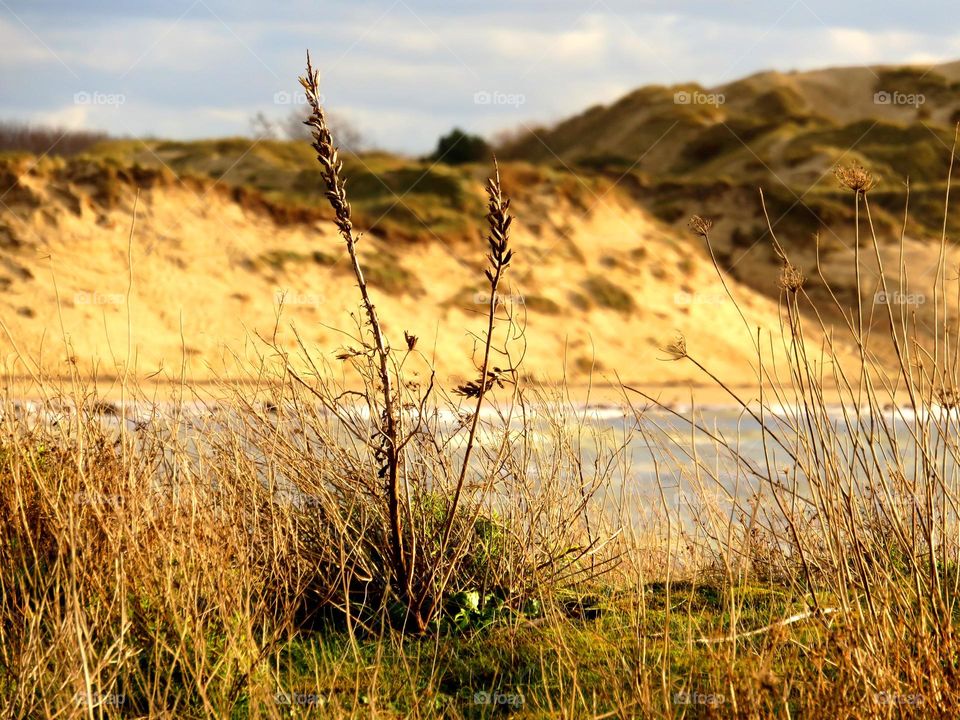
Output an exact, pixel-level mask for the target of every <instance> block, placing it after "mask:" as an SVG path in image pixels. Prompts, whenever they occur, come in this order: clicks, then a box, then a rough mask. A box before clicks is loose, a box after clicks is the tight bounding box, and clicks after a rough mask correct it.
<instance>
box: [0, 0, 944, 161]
mask: <svg viewBox="0 0 960 720" xmlns="http://www.w3.org/2000/svg"><path fill="white" fill-rule="evenodd" d="M955 15H956V9H955V7H953V5H952V3H950V2H946V1H945V0H944V1H933V2H923V3H904V2H896V3H894V2H886V1H882V2H881V1H877V2H861V1H860V0H765V1H763V2H756V1H754V0H724V1H720V0H712V1H710V0H699V1H695V0H674V1H672V2H666V1H663V0H658V1H657V2H648V1H644V0H580V1H578V2H569V1H568V0H511V1H507V0H484V1H483V2H480V1H479V0H442V1H441V0H380V1H378V2H371V1H366V0H353V1H351V2H340V1H330V0H328V1H326V2H306V1H302V0H286V1H283V0H279V1H277V2H262V1H254V0H231V1H230V2H227V1H226V0H162V1H161V0H140V1H139V2H131V1H126V2H121V1H120V0H0V108H2V110H0V118H2V119H26V120H32V121H37V122H47V123H56V124H60V125H65V126H71V127H74V126H76V127H90V128H99V129H104V130H108V131H110V132H112V133H115V134H118V135H155V136H164V137H172V138H190V137H208V136H220V135H236V134H245V133H247V132H249V128H250V124H249V120H250V118H251V116H253V115H254V114H255V113H257V112H263V113H264V114H266V115H267V116H269V117H274V118H281V117H284V116H286V115H288V114H289V113H290V112H291V111H292V110H293V109H294V108H295V103H296V97H295V96H294V95H293V93H295V92H296V90H297V88H298V86H297V83H296V76H297V74H298V73H300V72H301V71H302V67H303V59H304V51H305V49H307V48H310V49H311V51H312V53H313V56H314V61H315V64H316V65H317V67H318V68H320V69H321V72H322V75H323V89H324V93H325V96H326V100H327V104H328V106H329V107H330V108H332V109H333V110H334V111H336V112H337V113H339V114H340V115H342V116H344V117H345V118H347V119H348V120H349V121H350V122H351V123H352V124H353V125H355V126H356V127H357V128H358V129H359V130H360V131H361V132H362V133H363V135H364V136H365V137H366V138H367V139H368V141H369V142H371V143H374V144H376V145H378V146H380V147H384V148H387V149H391V150H399V151H405V152H412V153H419V152H423V151H426V150H428V149H430V148H431V147H432V146H433V144H434V143H435V140H436V138H437V136H438V135H440V134H441V133H443V132H444V131H446V130H448V129H449V128H451V127H453V126H454V125H459V126H461V127H464V128H467V129H469V130H472V131H475V132H480V133H484V134H488V135H490V134H493V133H495V132H496V131H498V130H501V129H509V128H515V127H522V125H524V124H527V125H533V124H540V123H549V122H551V121H555V120H558V119H561V118H563V117H566V116H568V115H571V114H574V113H576V112H579V111H581V110H583V109H585V108H586V107H588V106H590V105H593V104H596V103H599V102H609V101H611V100H614V99H616V98H617V97H619V96H620V95H622V94H624V93H626V92H628V91H629V90H631V89H633V88H635V87H637V86H640V85H644V84H648V83H673V82H681V81H687V80H695V81H698V82H701V83H703V84H704V85H711V84H716V83H720V82H724V81H727V80H732V79H735V78H737V77H741V76H744V75H747V74H749V73H752V72H756V71H758V70H763V69H779V70H790V69H806V68H815V67H823V66H829V65H841V64H842V65H860V64H866V63H876V62H887V63H906V62H931V61H946V60H952V59H960V30H957V29H956V27H957V26H956V23H955ZM291 103H293V104H291Z"/></svg>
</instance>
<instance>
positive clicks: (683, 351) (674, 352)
mask: <svg viewBox="0 0 960 720" xmlns="http://www.w3.org/2000/svg"><path fill="white" fill-rule="evenodd" d="M663 351H664V352H665V353H666V354H667V355H669V356H670V359H671V360H683V358H685V357H686V356H687V340H686V338H684V337H683V335H678V336H677V337H676V339H674V340H672V341H671V342H670V343H669V344H668V345H667V346H666V347H665V348H663Z"/></svg>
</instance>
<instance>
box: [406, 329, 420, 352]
mask: <svg viewBox="0 0 960 720" xmlns="http://www.w3.org/2000/svg"><path fill="white" fill-rule="evenodd" d="M403 339H404V340H406V341H407V350H410V351H413V349H414V348H415V347H417V340H419V338H418V337H417V336H416V335H411V334H410V333H408V332H407V331H406V330H404V331H403Z"/></svg>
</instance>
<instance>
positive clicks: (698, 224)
mask: <svg viewBox="0 0 960 720" xmlns="http://www.w3.org/2000/svg"><path fill="white" fill-rule="evenodd" d="M687 226H688V227H689V228H690V230H691V231H692V232H693V234H694V235H699V236H700V237H702V238H704V239H706V238H707V236H708V235H709V234H710V229H711V228H712V227H713V220H708V219H707V218H702V217H700V216H699V215H694V216H693V217H692V218H690V222H689V223H687Z"/></svg>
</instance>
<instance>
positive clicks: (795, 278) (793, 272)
mask: <svg viewBox="0 0 960 720" xmlns="http://www.w3.org/2000/svg"><path fill="white" fill-rule="evenodd" d="M804 279H805V278H804V277H803V270H801V269H800V268H798V267H797V266H795V265H791V264H790V263H787V264H786V265H784V266H783V269H782V270H781V271H780V287H781V288H782V289H783V290H786V291H787V292H791V293H796V292H798V291H799V290H800V288H802V287H803V281H804Z"/></svg>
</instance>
